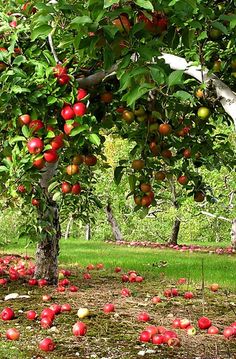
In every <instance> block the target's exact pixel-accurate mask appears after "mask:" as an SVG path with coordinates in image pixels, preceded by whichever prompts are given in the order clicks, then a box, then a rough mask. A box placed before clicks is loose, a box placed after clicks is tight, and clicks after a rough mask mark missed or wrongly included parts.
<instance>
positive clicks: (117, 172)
mask: <svg viewBox="0 0 236 359" xmlns="http://www.w3.org/2000/svg"><path fill="white" fill-rule="evenodd" d="M123 169H124V167H123V166H118V167H116V168H115V171H114V181H115V184H116V185H117V186H118V185H119V184H120V181H121V179H122V176H123V174H124V172H123Z"/></svg>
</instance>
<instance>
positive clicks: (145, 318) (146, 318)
mask: <svg viewBox="0 0 236 359" xmlns="http://www.w3.org/2000/svg"><path fill="white" fill-rule="evenodd" d="M137 319H138V321H139V322H148V321H149V320H150V315H149V314H148V313H147V312H141V313H140V314H139V315H138V317H137Z"/></svg>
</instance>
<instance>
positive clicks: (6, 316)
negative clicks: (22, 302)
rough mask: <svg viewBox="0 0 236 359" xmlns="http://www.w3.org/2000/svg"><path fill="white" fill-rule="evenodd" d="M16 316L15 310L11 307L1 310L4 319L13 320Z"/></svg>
mask: <svg viewBox="0 0 236 359" xmlns="http://www.w3.org/2000/svg"><path fill="white" fill-rule="evenodd" d="M14 316H15V313H14V311H13V310H12V309H11V308H9V307H7V308H4V309H3V311H2V312H1V318H2V320H11V319H13V318H14Z"/></svg>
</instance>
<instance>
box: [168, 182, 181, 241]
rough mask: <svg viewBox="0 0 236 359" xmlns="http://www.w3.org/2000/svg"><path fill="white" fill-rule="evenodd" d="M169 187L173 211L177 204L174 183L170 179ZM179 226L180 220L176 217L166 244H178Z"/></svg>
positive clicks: (177, 206)
mask: <svg viewBox="0 0 236 359" xmlns="http://www.w3.org/2000/svg"><path fill="white" fill-rule="evenodd" d="M170 187H171V194H172V203H173V207H174V208H175V209H178V208H179V204H178V202H177V196H176V188H175V182H174V181H173V179H172V178H171V179H170ZM180 224H181V221H180V219H179V218H178V217H176V218H175V221H174V224H173V227H172V233H171V237H170V239H169V241H168V244H174V245H176V244H178V235H179V229H180Z"/></svg>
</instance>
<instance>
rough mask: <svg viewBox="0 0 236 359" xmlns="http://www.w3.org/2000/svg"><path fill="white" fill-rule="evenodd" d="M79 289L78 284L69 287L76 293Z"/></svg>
mask: <svg viewBox="0 0 236 359" xmlns="http://www.w3.org/2000/svg"><path fill="white" fill-rule="evenodd" d="M78 290H79V288H78V287H76V285H71V286H70V287H69V291H70V292H73V293H75V292H78Z"/></svg>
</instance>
